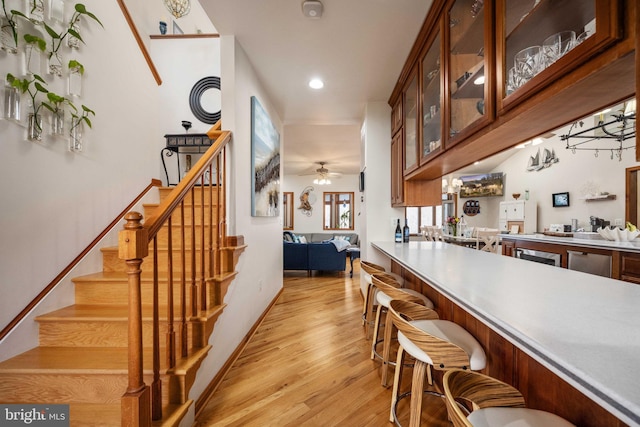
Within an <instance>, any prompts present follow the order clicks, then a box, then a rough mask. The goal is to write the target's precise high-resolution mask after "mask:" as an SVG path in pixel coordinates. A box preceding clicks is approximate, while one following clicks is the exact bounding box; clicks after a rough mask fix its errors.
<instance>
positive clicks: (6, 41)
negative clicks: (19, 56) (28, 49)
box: [0, 16, 18, 54]
mask: <svg viewBox="0 0 640 427" xmlns="http://www.w3.org/2000/svg"><path fill="white" fill-rule="evenodd" d="M15 31H16V29H15V28H14V27H13V26H12V25H11V22H9V20H8V19H7V18H6V17H5V16H3V17H2V18H0V49H2V50H4V51H5V52H8V53H13V54H15V53H18V40H17V37H16V33H15Z"/></svg>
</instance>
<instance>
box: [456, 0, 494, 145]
mask: <svg viewBox="0 0 640 427" xmlns="http://www.w3.org/2000/svg"><path fill="white" fill-rule="evenodd" d="M484 3H485V2H484V1H483V0H456V1H454V2H453V4H452V5H451V7H450V8H449V10H448V16H447V18H448V20H449V40H448V48H449V61H448V69H449V139H450V140H451V143H452V144H453V143H455V142H456V141H457V140H460V139H462V138H464V137H465V136H466V135H468V134H470V133H471V132H473V130H474V129H476V128H477V127H478V126H482V125H484V124H485V123H486V121H487V120H488V119H489V114H488V111H490V110H491V108H489V107H490V105H488V103H489V102H490V100H488V99H487V95H488V94H489V93H490V92H489V91H488V90H487V89H486V88H485V87H486V86H487V85H488V84H489V82H490V81H491V79H490V78H487V81H486V82H485V75H486V76H490V75H491V74H490V73H491V70H490V63H491V62H490V58H488V56H490V53H491V52H492V51H493V50H492V48H491V47H489V49H487V46H491V45H490V44H487V40H486V39H487V34H486V33H487V31H486V28H487V26H488V25H489V28H490V25H491V12H490V10H487V7H488V5H489V4H491V2H487V4H484Z"/></svg>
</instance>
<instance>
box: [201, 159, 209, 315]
mask: <svg viewBox="0 0 640 427" xmlns="http://www.w3.org/2000/svg"><path fill="white" fill-rule="evenodd" d="M204 175H205V174H204V171H202V175H201V176H200V309H201V310H202V311H206V310H207V305H208V304H207V283H206V280H205V279H206V277H207V276H206V271H205V262H204V261H205V259H206V258H205V257H206V255H207V254H206V253H205V241H204V233H205V229H204V228H205V227H204V224H205V214H204V207H205V206H204Z"/></svg>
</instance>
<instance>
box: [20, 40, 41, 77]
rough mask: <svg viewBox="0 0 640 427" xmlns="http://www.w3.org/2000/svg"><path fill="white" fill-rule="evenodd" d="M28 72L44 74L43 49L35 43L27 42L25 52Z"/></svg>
mask: <svg viewBox="0 0 640 427" xmlns="http://www.w3.org/2000/svg"><path fill="white" fill-rule="evenodd" d="M24 70H25V73H26V74H38V75H40V74H42V51H40V50H39V49H38V47H37V46H36V45H35V44H27V45H26V46H25V52H24Z"/></svg>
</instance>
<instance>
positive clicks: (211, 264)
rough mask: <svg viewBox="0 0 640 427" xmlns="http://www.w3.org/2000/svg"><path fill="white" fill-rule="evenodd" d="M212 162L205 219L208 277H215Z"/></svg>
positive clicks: (210, 164)
mask: <svg viewBox="0 0 640 427" xmlns="http://www.w3.org/2000/svg"><path fill="white" fill-rule="evenodd" d="M213 178H214V176H213V162H211V163H209V214H208V215H207V217H208V218H209V236H208V241H209V249H208V251H207V253H208V256H209V275H208V276H209V277H213V276H215V268H214V264H215V261H214V247H213V212H214V211H213V185H214V180H213Z"/></svg>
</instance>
